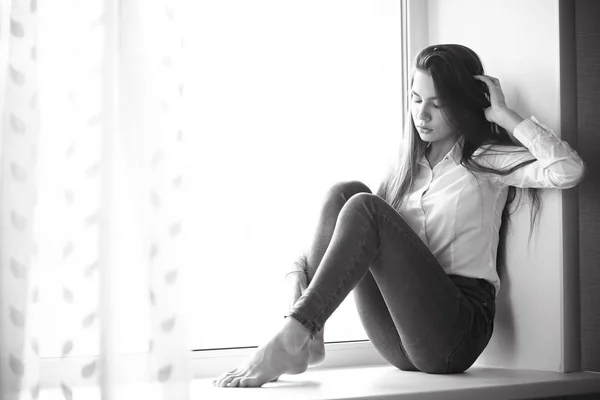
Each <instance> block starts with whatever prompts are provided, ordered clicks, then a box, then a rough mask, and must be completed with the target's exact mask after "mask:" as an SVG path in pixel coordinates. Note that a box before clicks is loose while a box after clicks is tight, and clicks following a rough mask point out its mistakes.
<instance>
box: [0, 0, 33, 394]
mask: <svg viewBox="0 0 600 400" xmlns="http://www.w3.org/2000/svg"><path fill="white" fill-rule="evenodd" d="M0 14H2V13H0ZM5 15H8V18H9V20H10V30H9V35H8V36H7V37H5V38H2V41H0V46H2V47H3V48H8V49H7V57H8V58H7V60H6V61H7V62H6V65H5V67H7V68H6V71H7V72H8V73H7V76H6V77H5V78H6V79H5V82H3V87H4V89H5V92H4V93H3V95H4V98H3V100H2V104H3V114H2V142H1V155H0V160H1V163H2V164H1V171H2V176H1V179H2V189H1V190H2V195H1V196H0V213H1V214H0V220H1V221H2V223H1V224H0V249H1V251H0V274H1V275H0V285H1V286H0V310H1V313H0V319H1V320H0V327H1V328H0V329H1V330H0V335H1V336H0V337H1V338H2V340H0V398H2V399H17V398H19V392H20V389H21V387H22V386H23V387H25V386H27V384H29V383H30V382H34V383H33V385H32V387H31V389H32V390H33V391H35V387H37V381H38V379H37V373H38V369H37V367H38V365H37V362H38V360H37V355H36V349H35V348H34V347H32V346H29V345H28V344H29V343H36V339H35V338H33V339H31V340H28V339H30V337H29V335H30V329H29V323H28V321H29V319H28V308H29V307H30V299H31V297H30V292H31V291H33V290H34V289H33V288H32V287H31V285H30V282H31V280H30V279H29V276H30V275H31V274H32V270H33V265H34V263H35V252H36V248H37V246H36V245H35V242H34V235H33V215H34V209H35V205H36V163H37V147H36V144H37V138H38V134H39V123H40V119H39V109H38V107H37V102H36V101H32V99H35V98H36V94H37V91H38V82H37V64H36V60H35V58H32V57H31V49H34V48H35V46H36V43H37V30H36V19H37V15H36V13H35V8H33V9H32V8H31V0H13V1H12V4H11V8H10V13H7V14H5ZM0 18H1V20H0V23H2V24H3V23H4V22H5V20H4V15H0ZM3 77H4V76H3ZM25 390H27V389H26V388H25Z"/></svg>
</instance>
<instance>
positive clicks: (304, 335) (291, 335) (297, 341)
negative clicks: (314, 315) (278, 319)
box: [281, 317, 310, 350]
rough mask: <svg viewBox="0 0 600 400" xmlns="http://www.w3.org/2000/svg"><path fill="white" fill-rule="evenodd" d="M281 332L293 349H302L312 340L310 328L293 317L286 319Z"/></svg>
mask: <svg viewBox="0 0 600 400" xmlns="http://www.w3.org/2000/svg"><path fill="white" fill-rule="evenodd" d="M281 333H282V337H283V338H284V340H285V342H286V344H288V345H290V346H291V349H292V350H300V349H302V348H303V347H305V346H306V345H308V343H309V342H310V333H309V331H308V329H307V328H306V327H305V326H304V325H302V324H301V323H300V322H298V321H297V320H296V319H294V318H293V317H288V318H286V319H285V322H284V324H283V329H282V331H281Z"/></svg>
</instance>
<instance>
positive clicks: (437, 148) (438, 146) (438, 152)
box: [427, 138, 458, 161]
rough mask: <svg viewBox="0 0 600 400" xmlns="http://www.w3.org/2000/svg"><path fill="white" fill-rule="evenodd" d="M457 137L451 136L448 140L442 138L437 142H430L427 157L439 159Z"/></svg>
mask: <svg viewBox="0 0 600 400" xmlns="http://www.w3.org/2000/svg"><path fill="white" fill-rule="evenodd" d="M457 140H458V138H451V139H448V140H442V141H439V142H431V145H430V146H429V148H428V149H427V159H428V160H430V161H431V160H440V159H441V158H443V157H444V156H445V155H446V154H448V152H449V151H450V149H452V146H454V144H455V143H456V142H457Z"/></svg>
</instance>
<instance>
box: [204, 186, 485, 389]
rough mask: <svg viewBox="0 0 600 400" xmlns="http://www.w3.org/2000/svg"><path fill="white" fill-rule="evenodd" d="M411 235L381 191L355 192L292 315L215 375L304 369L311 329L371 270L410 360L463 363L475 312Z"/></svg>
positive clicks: (446, 366)
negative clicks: (244, 357) (234, 365)
mask: <svg viewBox="0 0 600 400" xmlns="http://www.w3.org/2000/svg"><path fill="white" fill-rule="evenodd" d="M411 234H412V235H411ZM415 237H416V235H415V234H414V232H412V231H411V230H410V228H409V227H408V226H407V225H406V223H405V222H404V220H403V219H402V218H401V217H400V216H399V215H398V214H397V213H396V212H395V211H394V210H393V209H392V208H391V206H389V204H387V203H386V202H385V201H383V200H382V199H381V198H379V197H377V196H375V195H372V194H367V193H360V194H357V195H355V196H353V197H352V198H350V199H348V201H347V202H346V204H345V205H344V206H343V208H342V210H341V212H340V215H339V216H338V218H337V220H336V225H335V228H334V229H333V235H332V237H331V242H330V244H329V246H328V247H327V248H326V250H325V252H324V254H323V256H322V260H321V263H320V266H319V267H318V269H317V271H316V273H315V274H314V279H313V280H312V282H311V284H310V286H309V287H308V289H307V290H306V292H305V293H304V294H303V295H302V297H301V298H300V299H299V300H298V302H296V305H295V306H294V307H293V310H292V312H291V313H290V315H291V316H292V317H293V318H288V319H287V322H286V324H285V326H284V327H283V328H282V330H281V331H280V332H278V333H277V334H276V335H275V336H274V337H273V338H272V339H271V341H269V343H267V344H266V345H265V346H261V347H260V348H259V349H258V350H257V353H256V354H255V356H253V357H252V359H251V360H250V361H249V362H248V364H247V365H246V366H245V367H243V368H241V369H236V370H234V371H232V372H230V373H227V374H224V375H222V376H221V377H219V378H218V379H217V380H216V381H215V383H216V384H217V385H219V386H227V385H230V386H238V385H239V386H260V385H262V384H263V383H265V382H268V380H270V379H272V378H273V377H275V376H277V375H278V374H281V373H286V372H287V373H299V372H302V370H303V368H304V369H305V368H306V360H307V358H308V347H307V345H308V340H309V335H310V337H314V336H315V334H316V333H317V332H318V331H320V330H321V329H322V326H323V324H324V323H325V321H326V320H327V318H328V317H329V316H330V315H331V313H333V311H334V310H335V309H336V308H337V307H338V306H339V304H340V303H341V302H342V300H343V299H344V298H345V297H346V296H347V295H348V293H349V292H350V291H351V290H352V289H353V288H354V287H355V286H356V285H357V284H358V283H359V282H360V281H361V280H362V278H363V277H364V276H365V275H366V274H367V272H368V271H369V270H371V273H372V275H373V278H374V280H375V282H376V283H377V285H378V286H379V288H380V290H381V294H382V297H383V299H384V301H385V303H386V305H387V306H388V309H389V310H390V315H391V318H392V320H393V322H394V325H395V327H396V329H397V331H398V334H399V337H400V338H401V339H402V341H403V342H406V343H404V345H405V347H406V348H407V354H409V355H410V358H411V362H412V363H413V365H415V366H416V367H417V368H419V369H421V370H423V371H427V372H458V371H459V370H461V369H462V370H464V369H466V368H467V367H468V366H470V365H471V363H472V361H474V359H473V360H472V361H470V359H467V360H466V361H464V360H465V359H466V358H469V357H471V358H472V356H473V354H474V353H477V352H480V351H481V350H482V349H483V347H485V345H484V346H483V347H481V346H479V347H481V349H479V347H478V348H477V349H476V351H472V348H473V346H474V345H473V341H472V340H468V337H467V335H471V334H474V333H477V332H478V331H479V330H481V329H480V325H481V324H478V323H475V322H477V321H480V319H478V318H477V319H476V318H475V317H474V315H475V313H474V312H473V307H472V305H471V303H470V302H469V301H467V300H466V298H465V297H464V296H463V295H462V293H461V292H460V290H459V289H458V288H457V287H456V286H455V285H454V284H453V283H452V281H451V280H450V278H448V276H447V275H446V273H445V272H444V271H443V270H442V268H441V267H440V266H439V264H437V261H436V260H435V258H434V257H433V255H431V253H430V252H429V251H428V250H427V248H426V247H425V246H424V245H423V243H422V242H420V240H418V237H416V239H417V240H416V241H415V240H413V239H414V238H415ZM298 321H299V322H300V323H301V324H302V325H300V324H299V323H298ZM465 349H466V350H468V351H467V352H465ZM465 354H466V355H467V356H469V357H467V356H465ZM455 355H461V356H462V357H459V361H460V363H462V364H460V363H456V362H454V363H453V364H451V363H450V362H451V361H452V359H453V357H454V356H455ZM477 355H478V354H475V358H476V356H477ZM467 364H468V365H467ZM465 365H467V366H465Z"/></svg>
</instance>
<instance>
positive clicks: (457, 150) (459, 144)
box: [419, 136, 465, 166]
mask: <svg viewBox="0 0 600 400" xmlns="http://www.w3.org/2000/svg"><path fill="white" fill-rule="evenodd" d="M464 144H465V137H464V136H461V137H460V138H459V139H458V140H457V141H456V142H455V143H454V146H452V148H451V149H450V151H448V153H447V154H446V156H448V157H450V158H451V159H452V161H454V164H456V165H459V164H460V160H461V158H462V150H463V146H464ZM429 146H431V142H429V144H427V147H429ZM419 164H422V165H425V166H429V163H428V162H427V159H426V158H425V156H424V155H423V157H421V159H420V160H419Z"/></svg>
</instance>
